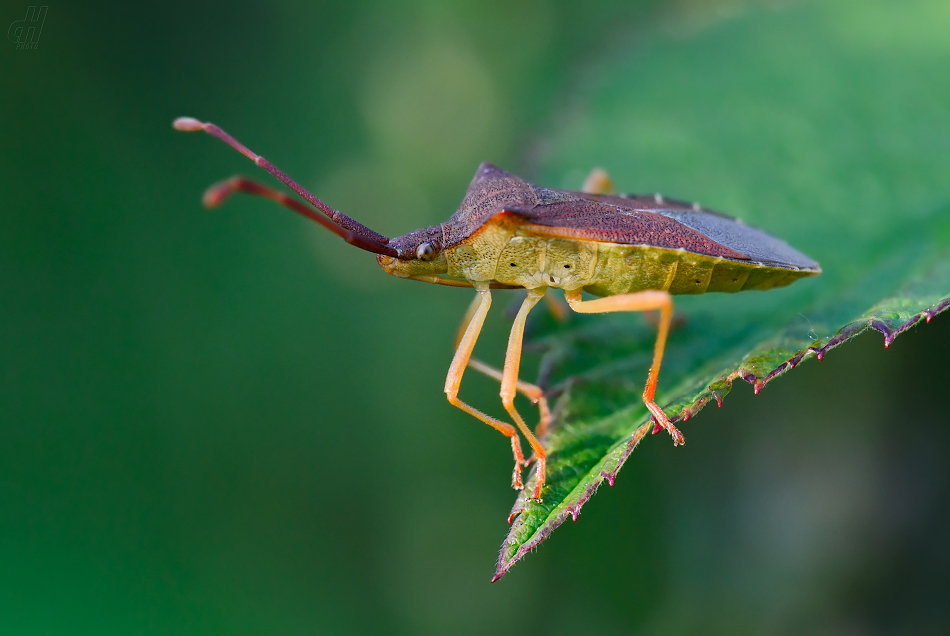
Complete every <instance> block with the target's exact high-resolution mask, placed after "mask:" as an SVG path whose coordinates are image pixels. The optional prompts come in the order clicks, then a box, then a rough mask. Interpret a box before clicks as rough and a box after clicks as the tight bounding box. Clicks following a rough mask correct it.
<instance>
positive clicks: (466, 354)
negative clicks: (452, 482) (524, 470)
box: [445, 283, 524, 490]
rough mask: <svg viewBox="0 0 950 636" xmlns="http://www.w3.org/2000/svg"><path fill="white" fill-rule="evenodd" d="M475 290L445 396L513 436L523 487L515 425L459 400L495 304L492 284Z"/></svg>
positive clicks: (515, 482) (515, 483)
mask: <svg viewBox="0 0 950 636" xmlns="http://www.w3.org/2000/svg"><path fill="white" fill-rule="evenodd" d="M474 286H475V289H476V290H477V291H478V307H477V308H476V310H475V311H474V313H473V315H472V319H471V320H470V321H469V323H468V327H466V329H465V333H464V334H462V338H461V340H460V341H459V344H458V347H457V348H456V350H455V357H453V358H452V364H451V365H450V366H449V373H448V375H447V376H446V378H445V395H446V397H447V398H448V400H449V403H450V404H452V405H453V406H457V407H458V408H460V409H462V410H463V411H465V412H466V413H468V414H469V415H472V416H474V417H477V418H478V419H480V420H481V421H483V422H485V423H486V424H488V425H489V426H491V427H492V428H494V429H495V430H497V431H498V432H499V433H501V434H502V435H504V436H505V437H509V438H511V452H512V453H513V454H514V456H515V469H514V472H513V473H512V475H511V486H512V488H516V489H518V490H520V489H521V488H523V487H524V485H523V484H522V482H521V467H522V466H523V465H524V455H522V454H521V442H520V441H519V439H518V432H517V431H516V430H515V427H514V426H512V425H511V424H507V423H505V422H502V421H500V420H496V419H495V418H493V417H490V416H488V415H485V414H484V413H482V412H481V411H479V410H478V409H476V408H473V407H471V406H469V405H468V404H466V403H465V402H463V401H461V400H460V399H458V393H459V385H460V384H461V383H462V374H463V373H464V372H465V367H466V366H468V361H469V359H470V358H471V357H472V351H473V350H474V349H475V342H476V341H477V340H478V334H479V332H480V331H481V330H482V325H483V324H484V323H485V316H486V315H487V314H488V309H489V308H490V307H491V292H490V291H489V288H488V283H475V285H474Z"/></svg>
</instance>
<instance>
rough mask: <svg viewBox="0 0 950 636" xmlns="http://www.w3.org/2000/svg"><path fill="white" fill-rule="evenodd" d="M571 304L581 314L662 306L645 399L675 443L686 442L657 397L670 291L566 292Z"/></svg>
mask: <svg viewBox="0 0 950 636" xmlns="http://www.w3.org/2000/svg"><path fill="white" fill-rule="evenodd" d="M564 296H565V297H566V298H567V302H568V304H569V305H570V306H571V308H572V309H573V310H574V311H576V312H578V313H581V314H604V313H608V312H612V311H650V310H652V309H659V310H660V325H659V328H658V329H657V333H656V346H655V347H654V349H653V365H652V366H651V367H650V375H649V376H647V386H646V389H644V391H643V403H644V404H646V406H647V408H648V409H649V410H650V413H652V414H653V417H654V418H655V419H656V421H657V423H658V424H659V425H660V426H662V427H663V428H665V429H666V430H667V431H669V433H670V435H671V436H672V437H673V445H674V446H678V445H680V444H683V443H684V442H685V440H684V439H683V434H682V433H680V432H679V430H677V428H676V427H675V426H673V424H672V423H670V420H669V418H667V417H666V414H665V413H664V412H663V410H662V409H661V408H660V407H659V406H657V405H656V402H654V401H653V396H654V395H656V378H657V376H658V375H659V374H660V362H662V361H663V348H664V347H665V346H666V336H667V334H668V333H669V331H670V320H671V318H672V316H673V297H672V296H670V294H669V293H668V292H665V291H662V290H658V289H648V290H644V291H639V292H634V293H632V294H618V295H616V296H607V297H605V298H597V299H595V300H581V290H579V289H578V290H576V291H573V292H564Z"/></svg>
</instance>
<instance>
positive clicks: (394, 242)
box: [174, 117, 821, 501]
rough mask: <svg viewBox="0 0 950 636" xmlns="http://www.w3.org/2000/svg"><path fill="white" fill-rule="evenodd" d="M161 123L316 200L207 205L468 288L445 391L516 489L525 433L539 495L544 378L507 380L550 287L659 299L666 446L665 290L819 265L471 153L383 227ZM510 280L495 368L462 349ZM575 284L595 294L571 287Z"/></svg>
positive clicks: (628, 303)
mask: <svg viewBox="0 0 950 636" xmlns="http://www.w3.org/2000/svg"><path fill="white" fill-rule="evenodd" d="M174 127H175V128H176V129H177V130H182V131H204V132H207V133H209V134H211V135H213V136H215V137H217V138H218V139H221V140H222V141H224V142H225V143H227V144H228V145H229V146H231V147H232V148H234V149H235V150H237V151H239V152H241V153H242V154H244V155H245V156H247V157H248V158H250V159H251V160H252V161H254V163H256V164H257V165H258V166H260V167H262V168H264V169H265V170H266V171H268V172H270V173H271V174H272V175H274V176H275V177H277V178H278V179H279V180H281V181H282V182H284V183H285V184H286V185H287V186H289V187H290V188H291V189H292V190H293V191H294V192H296V193H297V194H298V195H300V196H301V197H302V198H303V199H304V200H306V201H307V202H308V203H310V205H312V206H313V208H315V210H314V209H311V208H310V207H307V206H306V205H304V204H303V203H301V202H299V201H297V200H296V199H292V198H291V197H290V196H288V195H286V194H284V193H282V192H279V191H277V190H274V189H272V188H269V187H266V186H263V185H260V184H258V183H256V182H254V181H250V180H248V179H245V178H243V177H232V178H231V179H228V180H227V181H223V182H221V183H219V184H216V185H214V186H212V187H211V188H209V189H208V191H207V192H206V193H205V196H204V202H205V204H206V205H208V206H210V207H213V206H216V205H219V204H220V203H221V202H222V201H224V199H226V198H227V197H228V196H229V195H230V194H232V193H234V192H243V193H246V194H253V195H257V196H262V197H265V198H268V199H272V200H274V201H276V202H278V203H280V204H281V205H284V206H286V207H288V208H290V209H292V210H294V211H295V212H298V213H300V214H302V215H304V216H306V217H308V218H310V219H312V220H314V221H316V222H317V223H319V224H320V225H322V226H323V227H325V228H327V229H328V230H330V231H331V232H333V233H334V234H337V235H338V236H340V237H342V238H343V239H344V240H345V241H347V242H348V243H351V244H352V245H355V246H356V247H359V248H361V249H364V250H366V251H368V252H373V253H375V254H376V255H377V256H376V259H377V261H378V262H379V264H380V266H381V267H382V268H383V269H384V270H385V271H386V272H388V273H389V274H392V275H393V276H396V277H398V278H406V279H410V280H418V281H424V282H427V283H436V284H439V285H449V286H454V287H470V288H474V289H475V291H476V296H475V298H474V300H473V302H472V304H471V306H470V307H469V310H468V312H467V314H466V316H465V319H464V320H463V322H462V327H461V329H460V331H459V336H458V337H457V339H456V350H455V356H454V357H453V358H452V363H451V364H450V365H449V371H448V375H447V377H446V381H445V393H446V396H447V397H448V400H449V402H450V403H452V404H453V405H455V406H457V407H458V408H460V409H461V410H463V411H465V412H466V413H469V414H470V415H472V416H474V417H476V418H478V419H479V420H481V421H482V422H484V423H486V424H488V425H489V426H492V427H493V428H495V429H497V430H498V431H499V432H501V433H502V434H503V435H505V436H506V437H508V438H510V440H511V448H512V454H513V455H514V461H515V467H514V471H513V473H512V486H513V487H514V488H516V489H521V488H523V487H524V483H523V481H522V477H521V471H522V467H523V466H526V465H528V464H529V463H530V459H529V460H528V461H526V460H525V458H524V454H523V453H522V450H521V443H520V439H519V436H518V431H520V432H521V434H522V435H524V437H525V439H526V440H527V441H528V444H529V445H530V447H531V451H532V452H533V454H534V455H533V459H535V460H536V461H537V469H536V474H537V479H536V482H535V486H534V490H533V492H532V494H531V499H532V500H535V501H540V500H541V492H542V490H543V488H544V481H545V479H544V478H545V459H546V455H545V450H544V447H543V446H542V444H541V442H540V441H539V439H538V438H539V437H543V435H544V433H545V431H546V428H547V426H548V424H549V420H550V417H551V416H550V411H549V409H548V407H547V402H546V400H545V396H544V391H543V390H542V389H541V388H540V387H538V386H535V385H533V384H529V383H527V382H522V381H521V380H519V379H518V371H519V366H520V362H521V346H522V340H523V336H524V327H525V321H526V319H527V317H528V312H530V311H531V309H532V307H534V306H535V305H536V304H537V303H538V301H539V300H540V299H541V298H542V297H544V295H545V292H546V290H547V289H548V288H549V287H550V288H559V289H561V290H563V292H564V295H565V298H566V300H567V303H568V305H569V306H570V307H571V308H572V309H573V310H574V311H576V312H578V313H590V314H596V313H607V312H617V311H630V312H639V311H654V310H659V312H660V313H659V316H660V317H659V322H658V326H657V336H656V344H655V345H654V350H653V363H652V365H651V366H650V371H649V373H648V375H647V382H646V388H645V389H644V391H643V402H644V404H646V406H647V408H648V409H649V411H650V413H651V415H652V417H653V420H654V422H655V425H656V427H657V428H656V430H659V428H660V427H662V428H664V429H666V430H667V431H668V432H669V434H670V435H671V436H672V438H673V443H674V445H679V444H682V443H683V442H684V439H683V435H682V434H681V433H680V432H679V430H677V428H676V427H675V426H673V424H672V423H671V422H670V420H669V418H668V417H667V416H666V414H665V413H664V412H663V410H662V409H660V407H659V406H657V404H656V402H654V400H653V398H654V396H655V393H656V383H657V377H658V375H659V372H660V362H661V361H662V359H663V349H664V346H665V344H666V339H667V334H668V333H669V328H670V321H671V318H672V313H673V301H672V295H674V294H702V293H704V292H711V291H719V292H738V291H742V290H747V289H758V290H766V289H771V288H773V287H782V286H785V285H788V284H790V283H792V282H794V281H795V280H796V279H798V278H801V277H804V276H814V275H816V274H819V273H821V269H820V268H819V266H818V264H817V263H816V262H814V261H813V260H811V259H809V258H808V257H807V256H804V255H803V254H801V253H800V252H798V251H796V250H794V249H792V248H791V247H789V246H788V245H787V244H786V243H785V242H784V241H781V240H779V239H777V238H774V237H772V236H770V235H768V234H766V233H765V232H763V231H761V230H758V229H755V228H752V227H749V226H747V225H744V224H742V223H741V222H740V221H738V220H736V219H733V218H730V217H728V216H725V215H722V214H719V213H716V212H711V211H709V210H704V209H702V208H701V207H700V206H699V205H697V204H688V203H682V202H680V201H674V200H670V199H665V198H663V197H661V196H660V195H652V196H633V195H619V196H618V195H615V194H613V186H612V184H611V182H610V178H609V177H608V176H607V175H606V173H604V172H603V171H598V170H595V171H594V172H592V173H591V176H590V177H588V179H587V182H586V183H585V184H584V188H583V191H580V192H574V191H569V190H555V189H551V188H544V187H540V186H536V185H534V184H532V183H528V182H527V181H525V180H523V179H520V178H519V177H516V176H515V175H513V174H510V173H508V172H505V171H504V170H501V169H500V168H497V167H495V166H493V165H491V164H489V163H483V164H482V165H481V166H479V168H478V171H477V172H476V173H475V177H474V178H473V179H472V182H471V184H470V185H469V188H468V191H467V192H466V194H465V198H464V199H463V201H462V204H461V206H460V207H459V209H458V210H457V211H456V212H455V214H453V215H452V216H451V217H450V218H449V220H448V221H446V222H445V223H440V224H439V225H433V226H430V227H426V228H422V229H420V230H415V231H414V232H409V233H408V234H404V235H403V236H399V237H396V238H392V239H390V238H387V237H385V236H383V235H381V234H378V233H377V232H374V231H373V230H370V229H369V228H367V227H365V226H364V225H362V224H360V223H358V222H357V221H355V220H353V219H351V218H350V217H348V216H346V215H344V214H341V213H340V212H337V211H335V210H333V209H331V208H330V207H329V206H327V205H326V204H325V203H324V202H323V201H321V200H320V199H318V198H317V197H315V196H314V195H312V194H311V193H310V192H308V191H307V190H305V189H304V188H303V187H301V186H300V185H298V184H297V183H296V182H294V181H293V180H292V179H290V178H289V177H288V176H287V175H285V174H284V173H283V172H281V171H280V170H279V169H277V168H276V167H275V166H274V165H273V164H271V163H270V162H269V161H267V160H266V159H264V158H263V157H261V156H260V155H257V154H255V153H253V152H251V151H250V150H249V149H248V148H246V147H245V146H244V145H243V144H241V143H240V142H239V141H237V140H236V139H234V138H233V137H231V136H230V135H229V134H228V133H226V132H225V131H223V130H222V129H221V128H219V127H218V126H215V125H214V124H212V123H205V122H201V121H198V120H196V119H193V118H191V117H181V118H179V119H176V120H175V122H174ZM513 288H524V289H526V290H527V292H528V293H527V297H526V298H525V300H524V302H523V303H522V305H521V308H520V310H519V311H518V314H517V316H516V317H515V319H514V324H513V326H512V328H511V335H510V337H509V339H508V349H507V352H506V354H505V364H504V367H503V369H502V370H500V371H499V370H497V369H495V368H492V367H490V366H488V365H486V364H484V363H483V362H480V361H478V360H476V359H474V358H472V352H473V350H474V348H475V342H476V340H477V339H478V334H479V332H480V331H481V328H482V325H483V324H484V321H485V316H486V315H487V314H488V310H489V307H490V306H491V290H492V289H513ZM583 291H587V292H588V293H589V294H591V295H594V296H597V297H598V298H594V299H584V298H583V297H582V292H583ZM469 366H471V367H472V368H474V369H476V370H478V371H481V372H483V373H485V374H487V375H489V376H491V377H494V378H496V379H498V380H500V382H501V392H500V394H501V401H502V404H503V405H504V407H505V410H506V411H507V412H508V414H509V415H510V416H511V419H512V420H513V421H514V423H515V425H514V426H512V425H511V424H509V423H507V422H503V421H501V420H498V419H496V418H493V417H491V416H489V415H487V414H485V413H483V412H482V411H480V410H478V409H476V408H474V407H472V406H470V405H469V404H467V403H466V402H463V401H462V400H460V399H459V397H458V394H459V386H460V385H461V382H462V374H463V373H464V371H465V369H466V368H467V367H469ZM519 392H520V393H522V394H524V395H526V396H527V397H528V398H529V399H530V400H532V401H533V402H534V403H535V404H537V405H538V407H539V411H540V418H539V422H538V425H537V427H536V428H535V431H534V432H532V431H531V430H530V429H529V428H528V426H527V424H526V423H525V421H524V419H523V418H522V417H521V414H520V413H519V412H518V410H517V409H516V408H515V405H514V398H515V395H516V394H517V393H519ZM516 427H517V428H516Z"/></svg>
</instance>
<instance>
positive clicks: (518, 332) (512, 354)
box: [501, 287, 546, 501]
mask: <svg viewBox="0 0 950 636" xmlns="http://www.w3.org/2000/svg"><path fill="white" fill-rule="evenodd" d="M545 291H546V288H544V287H542V288H540V289H529V290H528V297H527V298H525V299H524V302H523V303H522V304H521V309H520V310H519V311H518V315H517V316H515V322H514V324H513V325H512V326H511V335H510V336H509V337H508V351H507V352H506V353H505V369H504V371H502V376H501V402H502V404H504V405H505V410H506V411H508V414H509V415H511V417H512V419H513V420H514V421H515V424H517V425H518V428H519V429H520V430H521V433H522V434H523V435H524V436H525V438H526V439H527V440H528V443H529V444H530V445H531V450H533V451H534V456H535V457H536V458H537V459H538V464H537V475H538V478H537V482H536V483H535V486H534V492H533V493H532V494H531V499H532V500H534V501H541V489H542V488H543V487H544V469H545V463H546V455H545V452H544V447H543V446H541V442H539V441H538V438H537V437H535V436H534V435H533V434H532V433H531V431H530V430H529V429H528V427H527V425H526V424H525V423H524V420H523V419H522V418H521V414H520V413H518V409H516V408H515V395H516V394H517V393H518V370H519V367H520V366H521V343H522V340H524V323H525V321H526V320H527V319H528V312H529V311H531V308H532V307H534V306H535V305H536V304H537V303H538V301H539V300H541V298H542V297H543V296H544V292H545Z"/></svg>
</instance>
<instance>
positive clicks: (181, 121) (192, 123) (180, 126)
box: [172, 117, 205, 132]
mask: <svg viewBox="0 0 950 636" xmlns="http://www.w3.org/2000/svg"><path fill="white" fill-rule="evenodd" d="M172 126H173V127H174V128H175V130H182V131H184V132H194V131H196V130H203V129H204V127H205V125H204V124H203V123H202V122H200V121H198V120H197V119H195V118H194V117H179V118H178V119H176V120H175V121H174V122H172Z"/></svg>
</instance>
